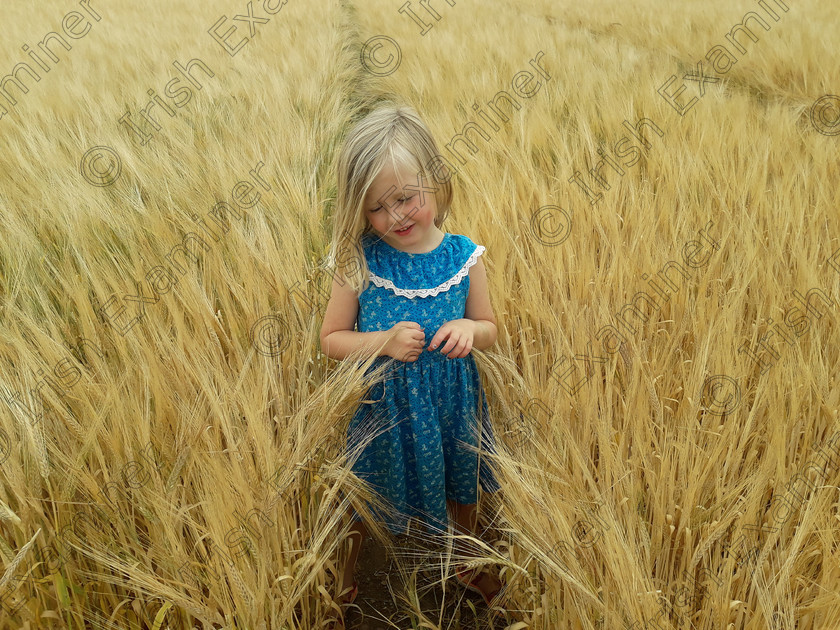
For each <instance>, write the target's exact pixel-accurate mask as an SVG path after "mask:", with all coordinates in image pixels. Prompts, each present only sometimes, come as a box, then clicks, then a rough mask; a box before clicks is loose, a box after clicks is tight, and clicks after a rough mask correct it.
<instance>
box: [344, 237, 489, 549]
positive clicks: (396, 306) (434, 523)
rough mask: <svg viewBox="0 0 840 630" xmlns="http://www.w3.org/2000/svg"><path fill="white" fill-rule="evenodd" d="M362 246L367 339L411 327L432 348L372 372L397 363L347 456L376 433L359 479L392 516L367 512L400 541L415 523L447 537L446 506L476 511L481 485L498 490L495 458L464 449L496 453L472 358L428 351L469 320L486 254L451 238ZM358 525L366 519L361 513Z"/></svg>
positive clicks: (353, 429)
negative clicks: (421, 249) (426, 245)
mask: <svg viewBox="0 0 840 630" xmlns="http://www.w3.org/2000/svg"><path fill="white" fill-rule="evenodd" d="M362 248H363V251H364V256H365V259H366V261H367V264H368V269H369V278H370V284H369V285H368V287H367V288H366V289H365V290H364V291H363V292H362V293H361V294H360V295H359V314H358V319H357V326H358V330H359V332H370V331H380V330H388V329H390V328H391V327H392V326H393V325H394V324H396V323H397V322H400V321H412V322H417V323H418V324H420V325H421V326H422V327H423V328H424V329H425V330H424V333H425V340H424V342H423V352H422V354H421V355H420V357H419V358H418V359H417V360H416V361H409V362H403V361H399V360H396V359H393V358H392V357H388V356H379V357H377V358H376V359H375V360H374V363H373V365H372V366H371V367H370V370H369V371H371V370H373V369H375V368H376V367H377V366H379V365H381V364H382V362H389V361H390V362H392V364H393V369H391V370H390V371H389V372H388V373H387V374H386V377H385V378H386V380H385V381H384V382H383V383H376V384H374V385H373V386H372V387H370V389H369V390H368V392H367V395H366V396H365V398H364V400H369V401H375V402H369V403H362V404H361V405H360V406H359V408H358V410H357V411H356V413H355V414H354V416H353V418H352V419H351V421H350V424H349V426H348V429H347V445H348V449H354V448H358V447H357V444H358V442H359V441H360V438H362V437H363V436H364V435H371V434H378V435H377V436H376V437H375V438H374V439H373V440H372V441H371V442H370V443H368V444H367V446H366V447H364V450H362V452H361V453H360V455H359V458H358V459H357V461H356V462H355V465H354V466H353V472H354V473H355V474H356V475H357V476H358V477H359V478H361V479H364V480H365V481H367V482H368V483H370V484H371V486H372V489H373V490H374V491H376V492H378V493H379V494H380V495H381V496H382V498H384V499H385V500H386V505H388V506H389V508H390V509H391V510H393V513H391V514H380V513H378V512H377V511H376V510H375V509H374V508H373V506H369V507H370V509H371V510H372V511H373V513H374V514H375V515H376V516H377V520H380V521H381V522H383V523H384V524H385V525H386V526H387V527H388V528H389V530H390V531H391V532H392V533H393V534H395V535H397V534H401V533H404V532H405V529H406V526H407V525H408V519H409V518H410V517H412V516H416V517H418V518H419V519H420V521H421V522H422V523H423V524H424V525H425V526H426V527H427V528H428V530H429V531H431V532H436V533H440V532H445V531H446V528H447V524H448V517H447V512H446V499H454V500H455V501H457V502H458V503H463V504H470V503H475V502H476V500H477V498H478V488H477V482H480V484H481V487H482V489H483V490H484V491H485V492H495V491H497V490H499V488H500V487H499V485H498V482H497V481H496V478H495V476H494V475H493V473H492V471H491V470H490V468H489V466H488V461H487V458H486V457H483V456H480V454H479V453H477V452H475V451H471V450H469V449H468V448H465V447H464V446H463V444H461V443H462V442H463V443H466V444H468V445H471V446H473V447H477V446H478V444H479V440H480V441H481V450H482V451H483V452H490V453H495V452H496V451H495V448H494V446H493V439H494V438H493V433H492V429H491V426H490V418H489V414H488V409H487V402H486V399H485V396H484V390H483V389H482V386H481V381H480V378H479V374H478V369H477V367H476V363H475V358H474V357H473V355H472V352H470V354H468V355H467V356H466V357H463V358H457V359H456V358H452V359H450V358H448V357H447V356H446V355H444V354H443V353H441V351H440V349H441V348H442V347H443V346H444V345H445V343H443V344H441V345H440V346H439V347H438V348H436V349H435V350H433V351H429V350H428V349H427V348H428V345H429V343H430V342H431V340H432V337H434V335H435V333H436V332H437V330H438V328H440V327H441V326H442V325H443V324H444V323H446V322H448V321H451V320H454V319H462V318H463V317H464V311H465V307H466V302H467V294H468V293H469V289H470V279H469V269H470V267H472V266H473V265H475V264H476V261H477V260H478V256H480V255H481V254H482V253H483V252H484V247H482V246H481V245H476V244H475V243H473V242H472V241H471V240H470V239H469V238H467V237H466V236H462V235H459V234H448V233H446V234H444V237H443V240H442V241H441V243H440V245H438V246H437V247H436V248H435V249H433V250H432V251H430V252H426V253H419V254H410V253H407V252H403V251H400V250H398V249H395V248H394V247H391V246H390V245H389V244H388V243H386V242H385V241H384V240H382V239H380V238H379V237H378V235H376V234H375V233H367V234H364V235H363V237H362ZM477 419H480V422H477ZM479 425H480V426H479ZM353 520H355V521H359V520H361V517H360V516H359V515H358V514H357V513H356V512H355V510H354V511H353Z"/></svg>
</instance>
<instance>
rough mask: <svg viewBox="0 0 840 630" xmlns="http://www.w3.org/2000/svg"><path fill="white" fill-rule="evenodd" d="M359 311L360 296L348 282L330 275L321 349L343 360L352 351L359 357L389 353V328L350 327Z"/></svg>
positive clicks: (353, 324)
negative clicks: (330, 288) (363, 330)
mask: <svg viewBox="0 0 840 630" xmlns="http://www.w3.org/2000/svg"><path fill="white" fill-rule="evenodd" d="M358 314H359V297H358V296H357V295H356V293H355V292H354V291H353V290H352V289H351V288H350V287H349V286H348V284H347V283H344V284H341V283H340V282H339V281H338V279H337V275H336V276H334V277H333V283H332V291H331V293H330V301H329V302H328V303H327V312H326V313H325V314H324V323H323V324H322V325H321V352H323V353H324V354H326V355H327V356H328V357H330V358H332V359H337V360H339V361H340V360H342V359H344V358H346V357H348V356H349V355H351V354H353V353H354V352H359V353H360V354H358V355H356V356H357V357H358V358H359V359H360V360H362V359H367V358H369V357H371V356H380V355H386V356H389V355H388V352H387V350H388V347H387V341H388V338H389V337H390V336H391V335H390V332H389V331H385V330H383V331H375V332H357V331H355V330H353V328H354V327H355V324H356V316H357V315H358Z"/></svg>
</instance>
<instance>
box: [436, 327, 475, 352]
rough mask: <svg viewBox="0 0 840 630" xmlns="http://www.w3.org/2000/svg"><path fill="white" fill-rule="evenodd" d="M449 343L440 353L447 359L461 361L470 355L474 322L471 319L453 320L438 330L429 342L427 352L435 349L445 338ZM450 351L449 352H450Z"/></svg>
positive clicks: (473, 336)
mask: <svg viewBox="0 0 840 630" xmlns="http://www.w3.org/2000/svg"><path fill="white" fill-rule="evenodd" d="M447 337H448V338H449V341H447V342H446V345H445V346H443V347H442V348H441V349H440V351H441V352H442V353H443V354H445V355H446V358H448V359H462V358H464V357H465V356H467V355H468V354H469V353H470V350H472V346H473V339H474V338H475V321H473V320H472V319H453V320H452V321H451V322H446V323H445V324H444V325H443V326H441V327H440V328H438V330H437V332H436V333H435V336H434V337H432V340H431V342H429V348H428V349H429V350H434V349H435V348H437V347H438V346H439V345H440V344H441V343H443V341H444V340H445V339H446V338H447ZM450 351H451V352H450Z"/></svg>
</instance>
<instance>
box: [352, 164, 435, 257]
mask: <svg viewBox="0 0 840 630" xmlns="http://www.w3.org/2000/svg"><path fill="white" fill-rule="evenodd" d="M417 180H418V175H417V173H416V172H413V171H412V169H410V168H408V167H405V166H398V167H397V169H396V171H395V170H394V167H393V166H392V165H391V164H386V165H385V166H384V167H383V168H382V171H381V172H380V173H379V175H377V176H376V178H375V179H374V180H373V183H372V184H371V186H370V188H369V189H368V192H367V195H366V196H365V202H364V206H362V207H363V208H364V212H365V217H366V218H367V220H368V222H369V223H370V225H371V227H372V228H373V229H374V230H375V231H376V232H377V233H378V234H379V235H380V237H381V238H382V239H383V240H384V241H385V242H386V243H388V244H389V245H391V246H392V247H394V248H395V249H399V250H402V251H406V252H410V253H420V252H424V251H431V250H432V249H434V248H435V247H436V246H437V245H438V243H439V242H440V238H439V237H440V234H442V232H441V231H440V230H439V229H438V227H437V226H436V225H435V224H434V223H435V216H436V215H437V204H436V203H435V190H436V188H435V187H434V186H432V185H431V183H430V182H429V181H428V180H425V179H421V181H420V182H418V181H417ZM406 228H408V229H406ZM400 229H403V230H404V231H403V232H398V231H397V230H400Z"/></svg>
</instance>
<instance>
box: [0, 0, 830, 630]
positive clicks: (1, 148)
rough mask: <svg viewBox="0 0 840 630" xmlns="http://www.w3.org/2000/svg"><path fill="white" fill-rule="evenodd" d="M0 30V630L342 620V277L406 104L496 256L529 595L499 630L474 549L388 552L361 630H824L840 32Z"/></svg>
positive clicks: (516, 548) (609, 2) (484, 7)
mask: <svg viewBox="0 0 840 630" xmlns="http://www.w3.org/2000/svg"><path fill="white" fill-rule="evenodd" d="M0 18H2V29H3V36H2V42H0V178H2V179H0V225H2V240H0V296H1V297H2V307H0V335H2V340H1V341H0V348H1V350H0V385H2V388H3V391H2V392H0V398H2V400H0V449H2V450H1V451H0V460H2V461H0V465H2V484H0V532H2V536H0V556H2V565H3V568H2V570H0V574H1V575H2V577H0V607H2V612H0V630H4V629H6V628H26V629H36V628H67V629H82V628H96V629H106V628H130V629H141V628H143V629H145V628H150V629H153V630H163V629H165V628H171V629H176V628H177V629H180V628H189V629H191V628H201V629H210V628H231V629H232V628H238V629H248V630H252V629H253V630H258V629H262V630H270V629H277V630H280V629H283V630H291V629H298V628H300V629H305V630H309V629H314V628H323V627H324V623H325V620H326V619H327V618H328V617H329V616H330V614H332V613H335V611H336V610H337V605H336V603H335V601H334V600H335V599H336V596H337V593H336V588H337V579H338V576H339V575H340V571H341V568H342V567H343V564H344V562H345V559H346V557H347V553H348V547H347V539H346V537H345V535H346V533H347V532H348V528H349V525H350V521H349V519H348V518H347V516H346V514H347V510H348V507H349V506H350V505H353V506H356V508H357V509H359V510H364V509H365V507H364V506H365V505H366V502H367V501H370V500H372V499H373V498H374V497H373V495H371V494H370V491H369V488H368V487H367V486H366V485H365V484H364V483H362V482H361V481H360V480H359V479H358V478H357V477H356V476H354V475H353V474H352V472H351V465H352V461H353V460H352V454H351V453H348V452H347V450H346V448H345V431H346V428H347V423H348V421H349V419H350V417H351V415H352V413H353V411H354V409H355V408H356V407H357V406H358V405H359V404H360V401H361V400H362V399H363V398H364V395H365V392H366V391H367V388H368V387H369V386H370V383H371V382H372V381H370V380H369V379H367V378H366V377H365V369H367V367H369V365H370V361H335V360H333V359H330V358H328V357H326V356H325V355H323V354H322V353H321V348H320V343H319V336H318V335H319V330H320V327H321V323H322V321H323V315H324V310H325V307H326V303H327V300H328V298H329V287H330V282H331V276H330V269H329V268H328V265H326V264H325V262H324V261H325V256H326V254H327V252H328V248H329V246H330V239H331V237H332V229H331V228H332V219H333V209H334V204H335V196H336V172H335V162H336V158H337V152H338V149H339V147H340V146H341V142H342V140H343V138H344V134H345V133H346V132H347V130H348V129H349V127H350V126H351V125H352V123H353V122H354V121H355V120H357V119H358V118H360V117H361V116H362V115H364V114H365V113H367V112H368V111H369V110H370V109H371V108H373V107H375V106H376V105H377V104H378V103H380V102H383V101H385V100H390V101H394V102H400V103H405V104H408V105H411V106H412V107H414V108H415V109H416V110H417V111H418V113H419V114H420V115H421V117H423V119H424V120H425V121H426V122H427V124H428V125H429V127H430V129H431V130H432V132H433V133H434V135H435V138H436V140H437V143H438V146H439V149H440V151H441V157H442V158H443V159H445V160H446V161H447V163H448V164H449V165H450V166H451V167H452V168H453V171H454V172H455V175H454V177H453V180H452V181H453V186H454V188H455V197H454V202H453V204H452V208H451V212H450V215H449V218H448V219H447V221H446V223H445V224H444V226H443V227H442V229H443V230H444V231H445V232H450V233H455V234H464V235H467V236H468V237H470V238H471V239H472V240H473V241H474V242H475V243H478V244H481V245H484V246H485V247H486V253H485V254H484V257H483V260H484V262H485V265H486V267H487V276H488V283H489V290H490V296H491V301H492V305H493V309H494V313H495V315H496V319H497V322H498V339H497V341H496V343H495V345H494V346H492V347H491V348H489V349H487V350H485V351H479V350H474V351H473V354H474V356H475V357H476V360H477V362H478V366H479V369H480V372H481V378H482V382H483V384H484V387H485V390H486V392H487V396H488V402H489V406H490V410H491V419H492V424H493V427H494V432H495V435H496V440H497V452H496V453H495V454H483V455H482V456H483V457H488V458H489V459H490V461H491V463H492V465H493V466H494V469H495V470H496V471H497V473H496V474H497V477H498V479H499V483H500V485H501V486H502V490H501V492H500V493H498V496H496V497H492V498H491V497H482V500H481V502H480V509H481V515H480V522H479V525H480V530H481V531H482V532H483V534H482V538H481V540H479V539H478V538H476V539H475V540H474V541H473V542H474V544H475V545H476V548H477V549H479V550H480V556H481V563H482V564H485V565H487V566H490V567H492V570H493V571H498V575H499V577H500V579H501V580H502V581H503V582H504V583H506V584H507V590H506V596H505V600H504V605H503V608H504V611H505V612H504V614H503V615H501V616H500V617H498V618H497V619H495V620H493V619H491V618H490V616H489V614H488V611H487V608H486V606H485V605H484V603H483V602H482V601H481V599H480V598H477V597H476V596H474V595H472V594H467V593H465V592H464V590H463V589H462V588H459V587H458V585H457V584H456V580H454V579H453V578H452V563H453V559H454V556H453V554H452V553H451V549H452V543H453V536H452V535H451V534H450V536H447V537H441V538H439V539H435V540H430V539H429V538H428V537H427V536H424V535H423V534H422V533H420V530H416V529H415V528H411V529H410V530H409V532H408V533H407V534H406V535H405V536H401V537H392V536H390V535H389V534H388V532H387V530H386V529H384V528H379V527H376V526H375V525H374V524H370V525H369V527H371V528H372V530H373V531H372V538H369V539H368V540H367V541H366V545H367V547H366V548H365V549H363V554H367V555H365V558H367V559H366V560H365V561H364V563H361V564H360V566H359V571H360V572H361V573H365V572H367V573H368V575H367V577H366V578H364V579H365V580H366V581H365V582H364V586H363V587H362V588H361V589H360V594H359V600H357V604H358V606H356V607H354V608H352V609H351V610H350V611H349V612H348V615H347V620H348V626H347V627H348V628H350V627H354V628H399V629H407V628H414V629H416V628H432V629H437V628H440V629H448V628H508V629H509V630H520V629H525V628H533V629H535V630H536V629H546V630H561V629H587V630H590V629H603V630H625V629H628V630H629V629H640V630H641V629H643V628H661V629H680V630H686V629H697V630H700V629H702V630H706V629H708V630H731V629H739V630H740V629H745V630H763V629H772V630H783V629H784V630H792V629H801V630H823V629H826V630H833V629H835V628H838V627H840V494H839V493H838V490H840V488H839V487H838V486H840V418H838V409H840V387H839V386H838V375H837V366H838V361H840V327H838V315H840V212H838V207H840V186H838V183H840V168H838V149H840V96H838V95H840V58H838V56H837V54H836V52H837V41H836V40H837V24H838V19H840V7H838V5H836V4H835V3H830V2H817V1H814V0H793V1H791V0H785V2H782V0H761V1H760V2H758V1H756V0H741V1H739V2H724V1H723V0H710V1H704V2H699V1H696V0H690V1H686V2H680V3H654V2H653V1H652V0H638V1H637V2H619V1H618V0H592V2H588V3H576V2H565V1H560V2H557V1H551V0H526V1H524V2H511V1H507V0H487V1H486V2H481V3H478V2H466V1H464V0H459V1H458V2H455V0H446V1H442V0H441V1H438V0H433V1H432V2H424V3H419V2H414V1H413V0H412V1H410V2H402V0H400V1H395V2H391V1H387V0H367V1H365V2H350V1H349V0H348V1H344V0H342V1H339V2H331V1H328V0H310V1H309V2H306V3H304V2H300V1H298V0H290V1H287V0H264V1H260V0H254V1H253V2H251V1H246V0H202V2H198V1H197V0H195V1H193V2H186V1H181V2H176V1H174V0H173V1H169V2H164V1H162V0H152V2H149V3H135V2H127V1H125V0H112V1H110V2H105V1H104V0H81V1H73V0H43V1H41V2H38V3H34V2H23V1H22V0H7V1H5V2H3V3H2V5H0ZM2 75H5V76H2ZM381 376H382V373H381V372H379V373H376V374H374V377H375V378H379V377H381ZM491 499H492V500H491ZM370 554H379V556H381V558H380V560H381V559H382V558H384V559H385V560H384V562H385V564H382V565H381V566H379V565H377V566H376V567H374V566H373V565H372V564H371V563H373V562H374V561H375V560H371V559H370V558H369V557H368V556H370ZM379 556H377V557H379ZM370 557H373V556H370ZM360 562H361V561H360ZM383 567H384V568H383ZM363 577H364V576H363ZM372 584H374V585H375V584H379V585H380V586H378V587H374V586H371V585H372ZM365 602H367V603H365ZM371 602H373V603H374V604H376V605H374V604H372V603H371ZM380 604H381V605H380ZM362 613H364V614H362Z"/></svg>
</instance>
